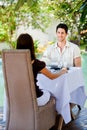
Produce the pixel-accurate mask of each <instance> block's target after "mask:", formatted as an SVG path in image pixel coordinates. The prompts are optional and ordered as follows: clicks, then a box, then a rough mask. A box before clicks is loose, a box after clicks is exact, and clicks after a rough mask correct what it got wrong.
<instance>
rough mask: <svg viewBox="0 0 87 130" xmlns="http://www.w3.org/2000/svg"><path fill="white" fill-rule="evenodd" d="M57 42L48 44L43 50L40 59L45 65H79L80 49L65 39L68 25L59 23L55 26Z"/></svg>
mask: <svg viewBox="0 0 87 130" xmlns="http://www.w3.org/2000/svg"><path fill="white" fill-rule="evenodd" d="M56 35H57V40H58V41H57V42H56V43H55V44H53V45H50V46H49V47H48V48H47V50H46V51H45V52H44V54H43V56H42V59H41V60H43V61H45V62H46V64H47V65H57V66H58V67H59V68H61V67H71V66H77V67H80V66H81V56H80V49H79V47H78V46H77V45H75V44H73V43H71V42H69V41H67V40H66V38H67V35H68V27H67V25H66V24H63V23H60V24H59V25H57V27H56Z"/></svg>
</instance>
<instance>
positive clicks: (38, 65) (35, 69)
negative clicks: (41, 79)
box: [32, 59, 46, 97]
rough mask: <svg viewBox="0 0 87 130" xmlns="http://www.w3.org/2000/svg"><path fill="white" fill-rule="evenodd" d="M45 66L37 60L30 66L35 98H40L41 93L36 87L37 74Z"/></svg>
mask: <svg viewBox="0 0 87 130" xmlns="http://www.w3.org/2000/svg"><path fill="white" fill-rule="evenodd" d="M45 66H46V64H45V62H43V61H40V60H38V59H35V60H34V63H33V64H32V67H33V74H34V82H35V87H36V95H37V97H40V96H41V95H42V94H43V92H42V91H41V90H40V89H39V86H37V84H36V82H37V74H38V73H39V72H40V71H41V70H42V69H43V68H44V67H45Z"/></svg>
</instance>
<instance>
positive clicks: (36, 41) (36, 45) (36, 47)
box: [34, 40, 40, 53]
mask: <svg viewBox="0 0 87 130" xmlns="http://www.w3.org/2000/svg"><path fill="white" fill-rule="evenodd" d="M39 44H40V42H39V41H38V40H35V41H34V48H35V53H37V52H38V50H37V49H38V45H39Z"/></svg>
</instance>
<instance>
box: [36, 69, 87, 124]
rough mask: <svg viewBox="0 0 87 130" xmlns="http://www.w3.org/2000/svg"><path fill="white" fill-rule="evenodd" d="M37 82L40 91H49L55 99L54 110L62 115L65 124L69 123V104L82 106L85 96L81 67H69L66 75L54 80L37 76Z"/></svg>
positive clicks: (40, 75) (41, 75)
mask: <svg viewBox="0 0 87 130" xmlns="http://www.w3.org/2000/svg"><path fill="white" fill-rule="evenodd" d="M37 80H38V82H37V85H39V87H40V89H44V90H46V91H49V92H50V93H51V94H52V95H53V96H54V97H55V99H56V110H57V112H58V113H59V114H61V115H62V117H63V119H64V121H65V123H69V122H70V121H71V114H70V103H74V104H77V105H80V106H81V107H83V106H84V104H85V101H86V99H87V96H86V93H85V89H84V86H85V84H84V77H83V73H82V69H81V67H71V68H70V69H69V70H68V73H65V74H64V75H62V76H60V77H58V78H56V79H54V80H51V79H49V78H48V77H46V76H44V75H43V74H38V76H37Z"/></svg>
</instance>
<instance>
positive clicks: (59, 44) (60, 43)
mask: <svg viewBox="0 0 87 130" xmlns="http://www.w3.org/2000/svg"><path fill="white" fill-rule="evenodd" d="M65 45H66V41H62V42H59V41H58V44H57V46H58V47H61V48H63V47H64V46H65Z"/></svg>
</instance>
